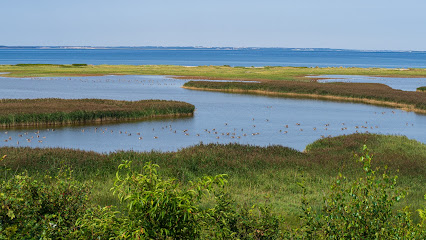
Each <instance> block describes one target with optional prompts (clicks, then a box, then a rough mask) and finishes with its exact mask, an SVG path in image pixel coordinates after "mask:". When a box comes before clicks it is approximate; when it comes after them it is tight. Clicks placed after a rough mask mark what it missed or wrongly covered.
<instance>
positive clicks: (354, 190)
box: [301, 146, 425, 239]
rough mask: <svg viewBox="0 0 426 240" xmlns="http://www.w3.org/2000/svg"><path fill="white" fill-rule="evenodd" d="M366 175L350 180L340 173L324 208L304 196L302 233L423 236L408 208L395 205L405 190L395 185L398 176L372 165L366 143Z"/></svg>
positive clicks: (312, 235)
mask: <svg viewBox="0 0 426 240" xmlns="http://www.w3.org/2000/svg"><path fill="white" fill-rule="evenodd" d="M363 150H364V155H363V156H361V157H360V158H359V161H360V162H362V163H363V170H364V174H365V175H364V176H363V177H360V178H358V179H356V180H354V181H349V180H348V179H347V178H345V177H344V176H342V175H339V176H338V177H337V179H336V181H335V183H334V184H333V185H332V186H331V193H330V194H329V195H328V196H327V197H325V198H324V206H323V208H322V211H320V212H317V213H315V212H313V210H312V209H313V208H312V207H311V206H310V205H309V204H308V202H307V201H306V199H305V198H304V199H303V201H302V202H303V211H304V213H305V215H304V217H303V218H304V221H305V223H304V226H303V228H302V229H301V233H302V234H301V235H303V236H304V237H308V238H314V239H324V238H327V239H422V237H425V232H424V231H422V229H421V228H418V227H416V226H415V225H414V224H413V222H412V220H411V215H410V211H409V210H408V208H404V209H402V210H400V211H395V209H394V206H395V204H396V203H397V202H399V201H400V200H401V199H402V198H404V197H405V192H402V191H399V190H397V189H396V186H397V177H396V176H395V177H390V176H389V175H388V174H387V173H386V171H383V172H381V173H380V174H378V171H379V169H376V170H373V169H372V167H371V160H372V156H371V155H370V154H369V152H368V149H367V147H366V146H364V148H363Z"/></svg>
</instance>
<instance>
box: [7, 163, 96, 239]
mask: <svg viewBox="0 0 426 240" xmlns="http://www.w3.org/2000/svg"><path fill="white" fill-rule="evenodd" d="M88 195H89V188H88V187H87V186H86V185H85V184H81V183H79V182H77V181H75V180H74V179H73V178H72V177H71V171H69V170H66V171H61V172H60V173H59V174H58V175H57V176H56V177H54V178H52V177H49V176H46V177H45V178H44V179H43V180H41V181H37V180H34V179H33V178H32V177H30V176H28V174H27V173H26V172H24V173H22V174H18V175H15V176H13V177H11V178H10V179H8V180H3V181H2V182H1V185H0V206H1V208H0V239H35V238H50V239H58V238H63V237H66V235H67V234H68V233H69V232H71V231H72V229H73V228H74V227H75V222H76V220H77V219H78V218H79V217H82V216H83V213H84V212H85V211H86V209H87V207H88V203H89V201H88Z"/></svg>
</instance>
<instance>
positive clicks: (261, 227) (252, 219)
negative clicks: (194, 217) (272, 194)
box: [204, 192, 281, 239]
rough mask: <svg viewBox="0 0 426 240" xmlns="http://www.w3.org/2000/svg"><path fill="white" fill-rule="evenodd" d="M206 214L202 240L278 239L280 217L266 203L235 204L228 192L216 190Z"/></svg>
mask: <svg viewBox="0 0 426 240" xmlns="http://www.w3.org/2000/svg"><path fill="white" fill-rule="evenodd" d="M215 200H216V205H215V206H214V208H212V209H209V210H208V211H207V214H206V216H207V217H206V219H207V221H206V222H207V231H206V232H207V236H204V238H206V239H278V238H280V236H281V231H280V228H279V227H280V218H279V217H278V216H276V215H275V214H274V213H273V212H271V210H270V207H269V206H268V205H267V204H264V205H260V204H259V205H253V206H251V207H248V206H242V207H241V206H238V205H236V204H235V201H234V200H232V198H231V197H230V195H229V193H226V192H220V193H219V194H217V196H216V197H215Z"/></svg>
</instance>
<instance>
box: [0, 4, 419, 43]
mask: <svg viewBox="0 0 426 240" xmlns="http://www.w3.org/2000/svg"><path fill="white" fill-rule="evenodd" d="M425 11H426V1H425V0H404V1H402V0H398V1H396V0H291V1H288V0H262V1H260V0H257V1H251V0H214V1H211V0H179V1H178V0H149V1H146V0H120V1H117V0H72V1H61V0H37V1H34V0H0V23H1V24H0V45H6V46H204V47H290V48H343V49H364V50H365V49H369V50H423V51H424V50H426V14H425Z"/></svg>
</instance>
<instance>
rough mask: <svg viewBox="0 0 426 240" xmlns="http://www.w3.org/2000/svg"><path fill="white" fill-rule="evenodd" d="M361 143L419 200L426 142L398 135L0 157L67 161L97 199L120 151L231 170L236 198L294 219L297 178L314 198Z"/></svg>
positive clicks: (177, 164)
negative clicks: (293, 144)
mask: <svg viewBox="0 0 426 240" xmlns="http://www.w3.org/2000/svg"><path fill="white" fill-rule="evenodd" d="M365 143H366V144H367V145H368V146H369V148H370V149H371V152H372V153H373V154H374V159H375V160H374V162H373V167H374V168H376V167H381V168H384V167H385V166H388V169H389V172H391V173H394V174H397V175H398V176H399V181H398V182H399V186H398V187H399V188H401V189H406V190H408V192H409V195H408V196H407V198H406V200H405V202H404V203H402V204H403V205H411V206H412V208H413V209H417V208H420V207H421V206H422V204H424V202H423V195H424V194H425V193H426V145H424V144H422V143H419V142H416V141H413V140H409V139H407V138H406V137H399V136H384V135H374V134H352V135H348V136H339V137H335V138H326V139H322V140H318V141H316V142H314V143H312V144H310V145H309V146H308V147H307V148H306V151H305V152H299V151H296V150H294V149H290V148H287V147H282V146H269V147H257V146H250V145H240V144H226V145H222V144H207V145H205V144H199V145H196V146H193V147H188V148H184V149H182V150H180V151H177V152H166V153H161V152H143V153H138V152H132V151H126V152H116V153H110V154H98V153H95V152H85V151H79V150H70V149H59V148H53V149H49V148H36V149H33V148H15V147H3V148H0V156H3V155H8V156H7V158H6V159H5V160H4V164H5V166H7V168H10V169H12V170H14V171H23V170H27V171H29V173H30V174H41V175H43V174H44V173H45V172H50V173H51V174H52V175H54V174H56V173H57V171H58V169H60V168H64V166H69V167H71V169H72V170H73V174H74V176H75V177H76V179H78V180H79V181H81V182H89V181H93V188H92V191H93V195H94V201H95V202H96V203H98V204H101V205H111V204H116V205H117V204H118V202H117V200H116V199H115V198H114V197H113V196H112V195H111V192H110V191H109V189H111V187H112V184H113V180H112V179H113V178H114V174H115V172H116V170H117V166H118V165H119V164H120V163H121V162H122V160H123V159H124V160H131V161H133V168H134V169H135V171H141V170H142V168H143V165H144V164H145V163H146V162H152V163H156V164H159V165H160V166H162V167H161V169H160V171H161V174H162V175H164V176H167V177H171V178H176V179H178V180H179V181H180V182H181V183H183V184H187V183H189V181H193V180H195V179H196V178H198V177H202V176H204V175H217V174H228V176H229V179H228V180H229V185H228V188H229V190H230V192H231V193H232V195H233V197H234V198H235V199H236V200H237V201H238V203H240V204H243V205H244V204H247V205H251V204H254V203H259V202H264V201H266V200H267V201H268V202H269V203H270V204H271V206H272V207H273V209H274V211H277V212H279V213H281V214H283V215H284V216H285V218H286V220H287V221H288V222H290V223H291V224H292V225H297V224H298V216H299V214H301V212H300V209H299V207H298V206H300V199H301V197H302V194H303V191H302V189H301V188H300V186H299V184H298V183H300V182H301V181H304V182H305V186H306V189H307V197H308V199H310V200H312V201H313V202H314V203H319V202H320V201H321V199H322V197H323V195H324V193H326V192H328V191H329V189H328V186H329V185H330V183H331V182H332V181H333V179H334V178H335V176H336V175H337V174H338V173H339V172H341V173H343V174H344V175H345V176H347V177H348V178H349V179H355V178H357V176H359V174H361V173H362V170H361V168H360V167H359V166H358V165H357V163H356V162H355V161H354V160H353V156H354V154H355V153H358V154H360V153H361V148H362V146H363V144H365ZM395 146H400V147H395ZM398 170H399V172H398ZM0 176H4V174H1V173H0ZM206 204H207V203H206ZM415 216H417V215H415ZM416 219H418V216H417V218H416Z"/></svg>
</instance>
